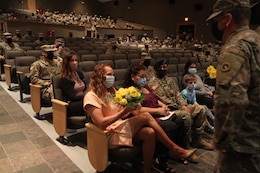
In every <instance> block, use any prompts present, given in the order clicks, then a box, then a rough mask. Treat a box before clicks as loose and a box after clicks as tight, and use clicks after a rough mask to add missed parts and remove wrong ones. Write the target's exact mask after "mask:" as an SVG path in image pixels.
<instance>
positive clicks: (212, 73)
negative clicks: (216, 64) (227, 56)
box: [209, 70, 217, 79]
mask: <svg viewBox="0 0 260 173" xmlns="http://www.w3.org/2000/svg"><path fill="white" fill-rule="evenodd" d="M216 77H217V70H212V71H211V72H210V73H209V78H210V79H215V78H216Z"/></svg>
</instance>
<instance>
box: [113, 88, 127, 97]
mask: <svg viewBox="0 0 260 173" xmlns="http://www.w3.org/2000/svg"><path fill="white" fill-rule="evenodd" d="M116 93H117V94H119V95H121V96H122V97H124V96H126V95H128V94H129V92H128V90H127V89H126V88H120V89H119V90H118V91H117V92H116Z"/></svg>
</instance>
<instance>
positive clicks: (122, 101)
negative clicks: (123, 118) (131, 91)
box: [119, 99, 128, 106]
mask: <svg viewBox="0 0 260 173" xmlns="http://www.w3.org/2000/svg"><path fill="white" fill-rule="evenodd" d="M127 103H128V102H127V100H126V99H121V101H120V102H119V104H120V105H123V106H125V105H127Z"/></svg>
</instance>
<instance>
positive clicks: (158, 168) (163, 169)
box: [153, 162, 176, 173]
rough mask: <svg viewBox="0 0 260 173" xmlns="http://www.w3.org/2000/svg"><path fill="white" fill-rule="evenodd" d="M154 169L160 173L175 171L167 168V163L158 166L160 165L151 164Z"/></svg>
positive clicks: (174, 172)
mask: <svg viewBox="0 0 260 173" xmlns="http://www.w3.org/2000/svg"><path fill="white" fill-rule="evenodd" d="M153 166H154V169H155V170H156V171H158V172H160V173H176V171H175V170H174V169H173V168H171V167H169V166H168V164H167V163H164V164H160V163H156V162H154V163H153Z"/></svg>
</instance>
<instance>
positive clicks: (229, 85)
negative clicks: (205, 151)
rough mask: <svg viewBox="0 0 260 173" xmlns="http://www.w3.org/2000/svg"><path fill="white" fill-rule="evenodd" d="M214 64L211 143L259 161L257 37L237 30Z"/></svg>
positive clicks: (259, 48)
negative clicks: (214, 122)
mask: <svg viewBox="0 0 260 173" xmlns="http://www.w3.org/2000/svg"><path fill="white" fill-rule="evenodd" d="M240 38H243V40H241V39H240ZM218 64H219V65H218V67H217V71H218V75H217V81H216V84H217V88H216V92H215V94H214V96H215V97H214V109H215V116H216V119H215V121H216V126H215V128H216V131H215V138H214V143H215V145H216V147H217V148H218V149H220V150H226V151H227V152H233V153H244V154H245V155H246V154H248V155H252V157H253V155H258V156H257V157H258V161H260V128H259V127H260V109H259V107H260V36H259V35H257V33H255V32H253V31H251V30H249V27H248V26H244V27H241V28H239V29H238V30H237V32H236V34H233V35H232V37H231V38H230V39H229V41H228V42H226V44H225V45H224V47H223V48H222V51H221V53H220V56H219V58H218ZM234 157H236V156H234ZM229 158H230V157H229ZM245 163H246V162H245ZM251 164H252V163H251ZM256 164H258V171H259V172H260V162H258V163H256Z"/></svg>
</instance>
